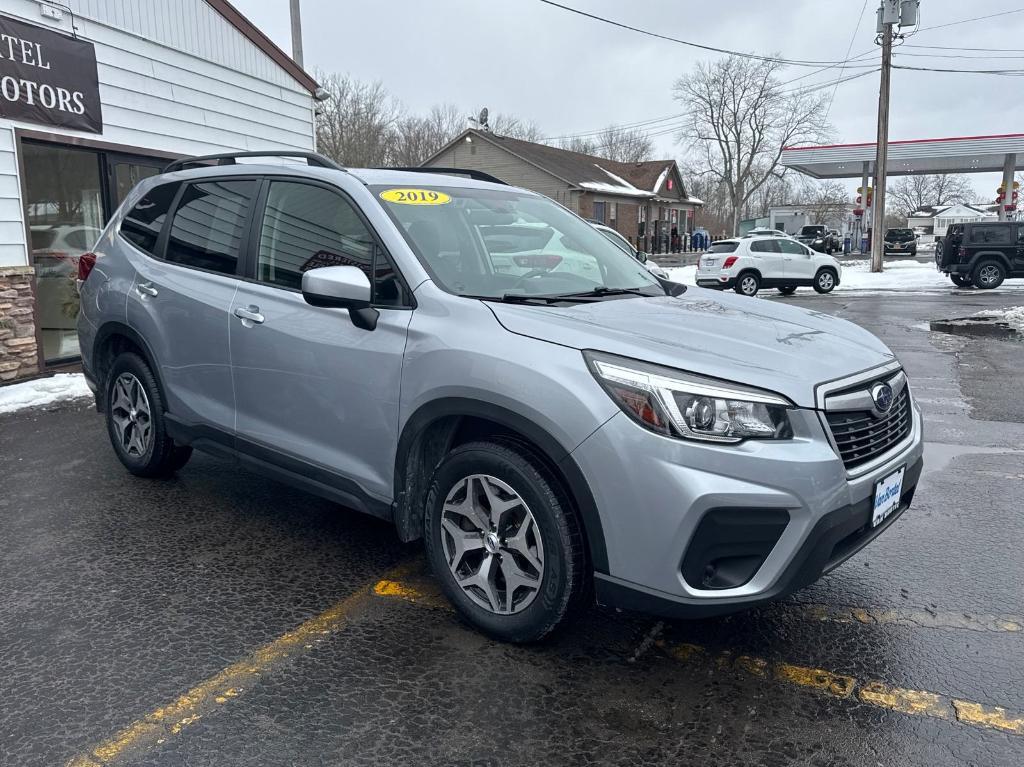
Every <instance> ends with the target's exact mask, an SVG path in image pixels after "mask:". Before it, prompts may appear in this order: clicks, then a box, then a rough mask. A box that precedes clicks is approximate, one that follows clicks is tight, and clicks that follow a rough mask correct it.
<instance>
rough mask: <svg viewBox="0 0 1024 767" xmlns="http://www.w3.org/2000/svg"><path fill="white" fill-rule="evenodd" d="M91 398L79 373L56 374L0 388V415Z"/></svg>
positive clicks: (83, 378)
mask: <svg viewBox="0 0 1024 767" xmlns="http://www.w3.org/2000/svg"><path fill="white" fill-rule="evenodd" d="M91 396H92V392H91V391H90V390H89V387H88V386H87V385H86V383H85V376H83V375H82V374H81V373H58V374H57V375H55V376H52V377H51V378H37V379H36V380H34V381H23V382H22V383H16V384H10V385H8V386H0V413H13V412H14V411H15V410H24V409H26V408H30V407H42V406H43V405H52V404H53V403H55V402H62V401H64V400H71V399H80V398H82V397H91Z"/></svg>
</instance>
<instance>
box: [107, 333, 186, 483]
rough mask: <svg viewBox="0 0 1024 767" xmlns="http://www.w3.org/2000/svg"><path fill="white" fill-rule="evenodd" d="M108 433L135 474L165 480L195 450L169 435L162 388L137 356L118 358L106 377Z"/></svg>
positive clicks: (117, 450)
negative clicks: (178, 443) (177, 441)
mask: <svg viewBox="0 0 1024 767" xmlns="http://www.w3.org/2000/svg"><path fill="white" fill-rule="evenodd" d="M106 411H107V434H108V435H109V436H110V442H111V444H112V445H113V446H114V452H115V453H117V457H118V458H119V459H120V460H121V463H122V464H124V467H125V468H126V469H128V471H130V472H131V473H132V474H135V475H137V476H140V477H166V476H169V475H171V474H173V473H174V472H175V471H177V470H178V469H180V468H181V467H182V466H184V465H185V464H186V463H187V462H188V459H189V458H190V457H191V456H192V448H191V447H187V446H184V445H176V444H174V441H173V440H172V439H171V438H170V437H168V436H167V431H166V427H165V424H164V401H163V396H162V395H161V393H160V385H159V384H158V383H157V381H156V377H155V376H154V375H153V371H151V370H150V369H149V365H147V364H146V361H145V360H143V359H142V357H140V356H139V355H138V354H134V353H133V352H124V353H122V354H120V355H118V357H117V359H115V360H114V364H113V365H112V366H111V368H110V374H109V375H108V376H107V399H106Z"/></svg>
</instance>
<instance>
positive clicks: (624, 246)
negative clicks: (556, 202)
mask: <svg viewBox="0 0 1024 767" xmlns="http://www.w3.org/2000/svg"><path fill="white" fill-rule="evenodd" d="M594 228H595V229H597V231H599V232H600V233H601V234H603V235H604V236H605V237H606V238H607V239H608V241H609V242H610V243H612V244H613V245H615V247H617V248H619V249H620V250H621V251H622V252H623V253H625V254H626V255H628V256H630V257H632V258H635V259H636V260H637V261H639V262H640V263H641V264H643V265H644V268H645V269H647V271H649V272H650V273H651V274H653V275H654V276H655V277H660V278H661V279H663V280H667V279H668V272H667V271H665V270H664V269H662V268H661V267H660V266H658V265H657V264H656V263H654V262H653V261H652V260H651V259H650V257H649V256H648V255H647V254H646V253H644V252H643V251H641V250H637V249H636V248H634V247H633V243H631V242H630V241H629V240H627V239H626V238H625V237H623V236H622V235H621V234H620V233H619V232H617V231H616V230H615V229H612V228H611V227H610V226H605V225H604V224H594Z"/></svg>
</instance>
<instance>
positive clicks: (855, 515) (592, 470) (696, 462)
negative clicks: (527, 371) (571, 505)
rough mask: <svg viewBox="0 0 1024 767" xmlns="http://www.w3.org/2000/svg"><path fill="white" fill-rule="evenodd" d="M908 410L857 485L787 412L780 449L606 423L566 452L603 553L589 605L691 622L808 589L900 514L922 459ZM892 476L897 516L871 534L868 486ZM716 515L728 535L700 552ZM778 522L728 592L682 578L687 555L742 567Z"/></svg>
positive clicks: (820, 434) (822, 437) (823, 443)
mask: <svg viewBox="0 0 1024 767" xmlns="http://www.w3.org/2000/svg"><path fill="white" fill-rule="evenodd" d="M913 407H914V425H913V428H912V430H911V434H910V436H909V437H908V438H907V440H906V441H905V442H904V443H903V444H901V445H900V446H898V447H897V448H896V449H895V450H894V451H893V453H892V454H891V455H889V456H886V458H885V460H884V462H882V463H881V465H878V466H876V467H875V468H874V469H873V470H872V471H870V472H867V473H864V474H861V475H860V476H851V474H850V473H849V472H847V470H846V468H845V467H844V466H843V463H842V461H841V460H840V458H839V456H838V455H837V454H836V452H835V451H834V449H833V448H832V447H831V445H830V443H829V441H828V437H827V435H826V434H825V431H824V427H823V426H822V424H821V420H820V419H819V417H818V413H817V411H814V410H809V409H801V410H795V411H791V412H792V414H793V415H792V419H791V420H792V421H793V429H794V438H793V439H791V440H787V441H785V442H778V443H770V442H758V441H754V440H750V441H747V442H744V443H740V444H738V445H730V446H718V445H705V444H699V443H693V442H686V441H682V440H675V439H670V438H667V437H661V436H658V435H656V434H652V433H650V432H647V431H646V430H644V429H643V428H642V427H640V426H638V425H637V424H635V423H634V422H633V421H631V420H630V419H629V418H628V417H626V416H625V415H624V414H621V415H616V416H615V417H614V418H612V419H611V420H610V421H609V422H608V423H606V424H605V426H603V427H602V428H601V429H599V430H598V431H597V432H596V433H595V434H594V435H592V436H591V437H590V438H589V439H588V440H587V441H585V442H584V443H583V445H581V446H580V447H579V448H578V449H577V450H576V451H575V452H574V454H573V456H574V458H575V459H576V462H577V464H578V465H579V466H580V468H581V469H582V471H583V473H584V475H585V476H586V477H587V479H588V482H589V483H590V485H591V489H592V491H593V493H594V497H595V501H596V503H597V506H598V509H599V511H600V513H601V521H602V525H603V528H604V538H605V543H606V547H607V551H608V572H607V573H596V574H595V586H596V591H597V597H598V601H599V602H601V603H602V604H608V605H612V606H616V607H623V608H627V609H638V610H642V611H645V612H652V613H657V614H661V615H668V616H673V617H698V616H702V615H715V614H722V613H728V612H733V611H736V610H740V609H745V608H747V607H750V606H752V605H755V604H758V603H761V602H764V601H768V600H771V599H776V598H778V597H780V596H783V595H785V594H788V593H790V592H792V591H795V590H797V589H799V588H802V587H804V586H806V585H808V584H810V583H812V582H814V581H815V580H817V579H818V578H819V577H820V576H821V575H822V574H823V573H825V572H828V571H829V570H831V569H832V568H833V567H836V566H838V565H839V564H841V563H842V562H843V561H845V560H846V559H847V558H848V557H850V556H852V555H853V554H855V553H856V552H857V551H859V550H860V549H861V548H863V547H864V546H865V545H867V544H868V543H869V542H870V541H872V540H873V539H874V538H875V537H877V536H878V535H879V534H880V533H881V532H882V531H883V530H885V529H886V528H888V527H889V525H891V524H893V522H894V521H895V519H896V518H898V517H899V516H900V515H901V514H902V513H903V511H904V510H905V509H906V508H907V507H908V506H909V505H910V502H911V500H912V499H913V495H914V491H915V489H916V486H917V482H918V479H919V477H920V474H921V467H922V458H921V456H922V452H923V451H922V435H921V416H920V411H919V410H918V409H917V406H916V404H915V405H914V406H913ZM613 467H616V468H617V470H616V468H613ZM622 467H628V470H623V468H622ZM900 467H905V468H906V471H905V474H904V479H903V488H902V495H901V501H900V506H899V508H898V509H897V511H896V512H894V513H893V514H892V515H891V516H890V517H889V518H888V519H886V520H885V521H884V522H883V523H882V524H881V525H879V526H878V527H877V528H871V527H870V519H871V510H872V505H873V496H874V488H875V483H876V482H877V481H878V480H879V479H881V478H883V477H886V476H888V475H889V474H891V473H893V472H894V471H897V470H898V469H899V468H900ZM719 514H721V515H723V518H724V520H725V528H728V527H729V525H734V524H735V522H736V521H737V520H738V523H739V525H740V527H735V526H733V527H732V529H731V532H730V533H729V534H728V536H727V537H725V538H720V539H719V540H717V541H716V540H712V541H711V542H710V543H709V542H708V541H707V540H705V539H706V538H707V535H706V532H707V527H708V525H707V524H706V520H713V519H714V518H715V515H719ZM779 518H781V519H782V520H783V521H782V522H781V524H780V527H779V529H778V530H777V531H776V532H775V533H774V536H771V540H770V541H769V543H768V544H767V546H766V547H765V548H763V550H762V552H761V555H760V557H759V558H757V559H756V562H755V564H753V565H751V567H753V568H754V569H753V570H752V571H751V572H752V575H750V576H749V577H747V578H746V579H745V580H742V582H739V581H737V582H738V585H735V586H733V585H731V584H730V583H728V581H726V583H725V585H724V586H723V585H716V586H714V587H708V586H707V585H706V583H701V581H700V574H699V573H698V574H697V576H696V578H695V577H694V573H693V568H692V567H690V565H691V563H692V562H693V560H694V557H695V556H696V555H695V554H694V549H695V548H697V547H698V546H699V547H703V549H702V550H701V552H700V553H703V551H712V550H713V551H714V552H715V554H714V556H716V557H724V559H718V560H715V561H733V562H739V563H741V564H742V563H743V562H744V561H749V560H745V559H744V558H745V557H748V556H751V555H755V556H756V552H757V546H758V544H757V540H758V539H759V538H760V539H761V540H762V541H763V540H765V531H766V529H767V530H770V528H771V524H768V525H767V526H766V525H765V524H763V523H764V522H766V521H767V522H770V521H771V520H777V519H779ZM755 522H756V523H757V524H756V525H755V526H752V527H749V528H744V527H743V525H744V524H748V525H749V524H752V523H755ZM748 529H749V536H746V537H745V534H746V531H747V530H748ZM729 536H731V537H729ZM748 544H749V545H748ZM700 561H702V560H698V563H699V562H700Z"/></svg>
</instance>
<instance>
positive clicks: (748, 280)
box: [740, 276, 757, 296]
mask: <svg viewBox="0 0 1024 767" xmlns="http://www.w3.org/2000/svg"><path fill="white" fill-rule="evenodd" d="M740 290H742V291H743V295H745V296H752V295H754V294H755V293H757V280H756V279H754V278H753V277H750V276H747V277H744V278H743V279H742V280H740Z"/></svg>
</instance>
